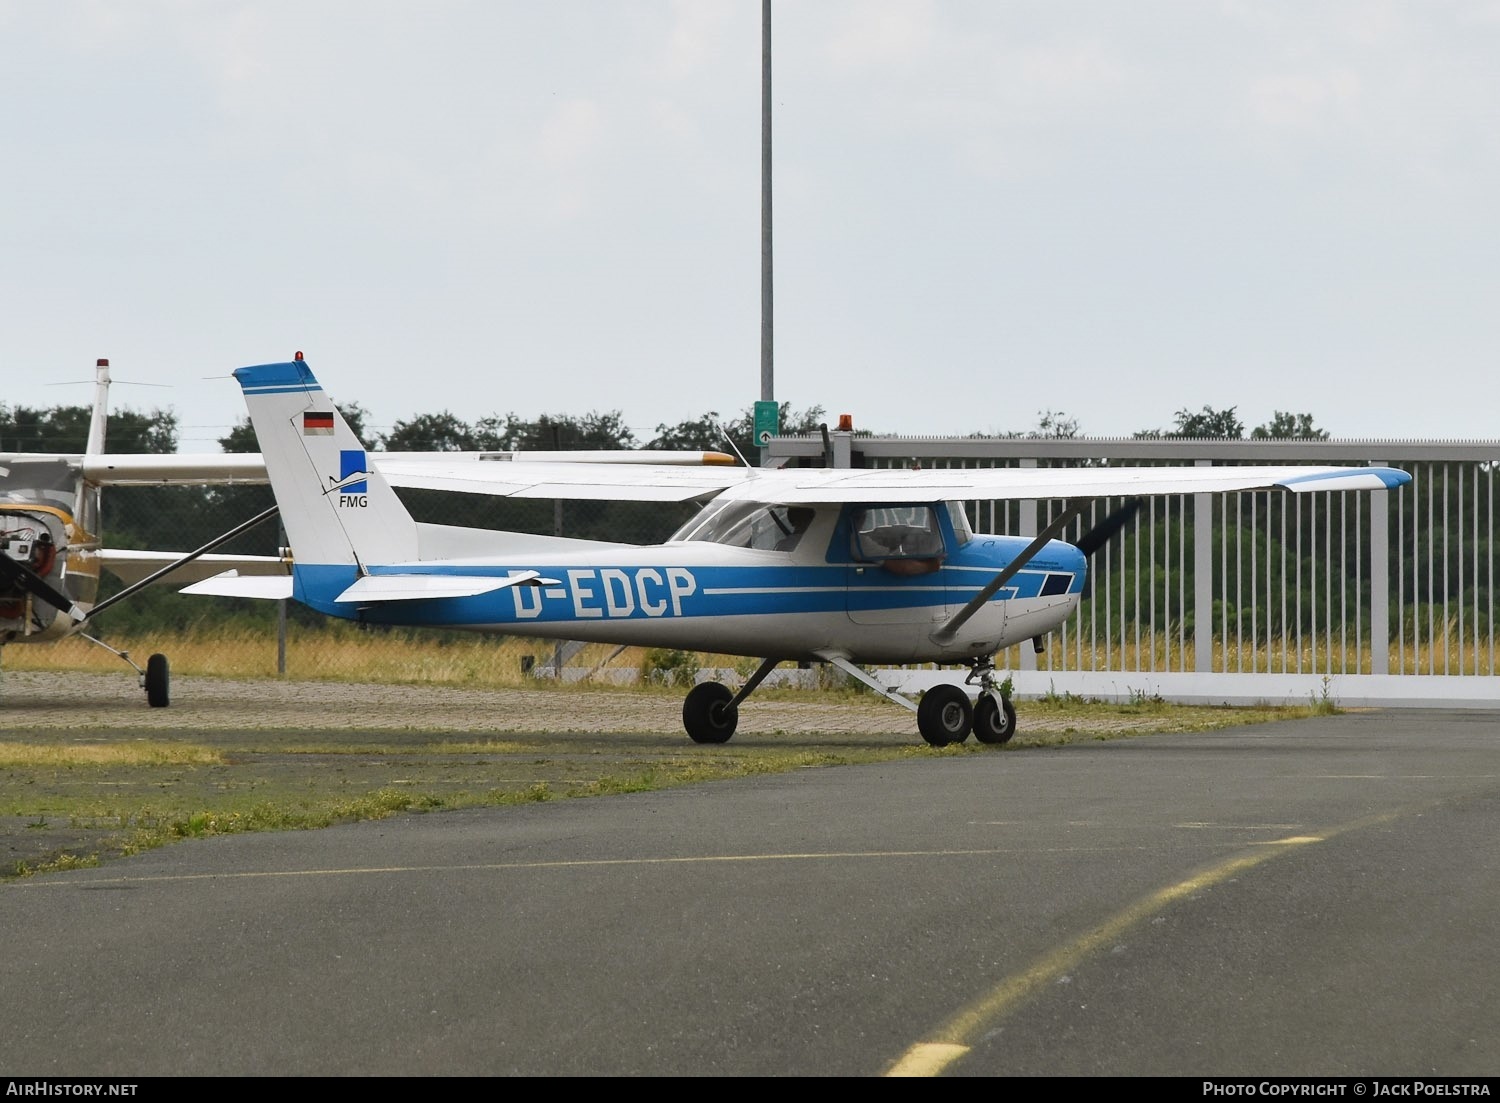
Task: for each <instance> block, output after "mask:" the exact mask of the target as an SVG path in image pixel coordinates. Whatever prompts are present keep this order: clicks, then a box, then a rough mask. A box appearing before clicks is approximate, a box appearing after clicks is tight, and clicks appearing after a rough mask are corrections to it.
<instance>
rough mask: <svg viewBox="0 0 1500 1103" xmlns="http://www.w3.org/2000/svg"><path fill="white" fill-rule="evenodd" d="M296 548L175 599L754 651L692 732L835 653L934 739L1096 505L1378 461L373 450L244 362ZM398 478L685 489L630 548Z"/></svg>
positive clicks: (1039, 614)
mask: <svg viewBox="0 0 1500 1103" xmlns="http://www.w3.org/2000/svg"><path fill="white" fill-rule="evenodd" d="M234 376H235V378H236V379H237V380H238V381H239V383H240V386H241V388H242V389H243V391H244V395H245V399H246V405H247V407H248V409H249V411H250V419H251V423H252V425H253V426H254V428H255V433H256V436H257V438H258V440H259V443H260V446H261V450H262V455H263V457H264V460H265V465H266V471H267V474H268V475H269V478H270V482H271V487H272V490H273V492H274V494H275V497H276V501H277V503H278V504H279V505H280V507H281V516H282V521H283V524H284V525H285V526H286V531H287V536H288V539H289V540H290V542H291V547H292V550H293V560H294V561H293V566H292V573H291V577H290V578H289V579H288V578H280V579H275V580H258V579H243V578H234V577H225V578H221V579H217V580H210V581H208V582H203V583H198V584H196V585H194V586H190V587H188V588H187V590H188V591H189V592H198V593H220V594H235V595H255V594H256V592H257V591H260V593H259V596H271V594H270V593H268V592H267V591H266V587H265V586H264V585H263V583H264V582H266V581H270V582H272V583H273V584H274V587H275V588H277V589H276V592H277V593H278V594H281V595H284V594H288V593H289V594H290V596H292V597H294V598H296V599H297V600H298V601H301V602H303V603H304V604H306V605H308V606H310V607H312V608H314V609H317V610H319V611H321V612H324V613H327V614H329V615H332V616H336V617H343V618H346V619H352V620H359V621H365V622H368V623H372V624H386V625H426V626H433V627H441V628H468V629H476V630H484V631H495V632H503V633H508V634H512V635H525V636H535V637H542V638H551V639H564V640H583V641H595V642H606V643H616V644H627V645H642V646H650V647H671V648H680V649H683V650H689V651H708V652H712V653H717V654H736V655H748V656H754V657H757V658H760V659H762V662H761V664H760V666H759V668H758V669H757V670H756V671H755V673H754V674H752V675H751V676H750V677H749V678H748V679H747V680H746V681H745V683H744V685H743V686H741V687H740V689H739V690H738V691H737V692H736V691H734V690H731V689H730V688H729V687H727V686H725V685H723V684H721V683H718V682H702V683H700V684H699V685H697V686H696V687H694V688H693V689H692V690H691V691H690V692H689V693H688V695H687V698H686V700H685V701H684V703H683V710H682V718H683V726H684V727H685V728H686V730H687V734H688V735H689V736H690V737H691V738H692V739H693V740H695V741H697V742H699V743H722V742H724V741H726V740H728V739H729V738H730V737H731V736H732V735H733V734H734V730H735V726H736V724H737V722H738V716H739V708H740V706H741V705H742V704H743V703H744V701H745V699H746V698H747V697H748V696H749V695H750V693H751V692H752V691H753V690H754V689H755V687H756V686H758V685H759V684H760V683H761V681H762V680H763V679H764V678H765V677H766V675H767V674H769V673H770V671H771V670H772V669H773V668H774V667H775V666H776V665H777V664H778V663H779V662H782V661H787V660H805V661H817V662H825V663H831V664H833V665H834V666H836V667H838V668H840V669H842V670H844V671H846V672H847V673H848V674H849V675H851V676H852V677H855V678H857V679H859V680H861V681H863V682H865V683H867V684H868V685H870V686H871V687H872V688H873V689H875V690H876V691H878V692H880V693H882V694H884V695H885V696H887V697H890V698H891V699H892V700H894V701H896V702H898V703H899V704H902V705H903V706H905V707H907V708H909V709H911V710H913V711H914V712H916V714H917V727H918V729H919V730H920V732H921V734H922V736H923V738H924V739H926V740H927V742H928V743H930V744H932V745H935V746H942V745H946V744H949V743H954V742H961V741H963V740H965V739H967V738H968V736H969V734H970V732H972V733H973V734H974V735H975V736H976V738H978V739H979V740H981V741H983V742H986V743H1004V742H1005V741H1007V740H1008V739H1010V738H1011V736H1012V735H1013V733H1014V732H1015V729H1016V714H1015V709H1014V707H1013V706H1012V704H1011V702H1010V701H1009V699H1008V697H1007V695H1006V694H1005V693H1004V692H1003V691H1002V683H1001V682H1000V680H999V679H998V678H997V676H996V672H995V665H994V655H995V654H996V653H997V652H998V651H1000V650H1001V649H1003V648H1006V647H1009V646H1011V645H1013V644H1016V643H1018V642H1022V641H1025V640H1040V638H1041V637H1043V636H1044V635H1045V634H1046V633H1048V632H1050V631H1052V630H1053V629H1055V628H1057V627H1058V626H1059V625H1060V624H1062V623H1063V622H1064V621H1065V620H1066V619H1067V618H1068V616H1069V615H1070V614H1071V613H1072V612H1073V610H1074V609H1075V608H1076V607H1077V605H1078V603H1079V601H1080V600H1081V599H1082V596H1083V593H1084V582H1085V579H1086V576H1087V571H1088V565H1087V555H1088V553H1089V552H1091V551H1092V550H1094V549H1095V547H1096V546H1097V545H1098V544H1099V543H1101V542H1102V541H1103V540H1105V539H1107V538H1108V536H1109V535H1110V530H1111V529H1112V528H1114V527H1117V526H1118V525H1119V524H1120V523H1122V521H1121V519H1120V516H1116V517H1115V518H1114V519H1112V520H1110V521H1108V522H1106V523H1105V524H1103V525H1101V526H1099V527H1098V528H1097V529H1096V531H1095V532H1093V533H1091V534H1089V535H1087V536H1085V537H1084V538H1083V539H1082V540H1080V541H1079V543H1077V544H1072V543H1068V542H1066V541H1063V540H1060V539H1057V538H1056V537H1057V536H1058V534H1059V533H1061V532H1062V531H1063V530H1064V528H1065V527H1066V526H1067V525H1068V524H1069V523H1070V522H1071V521H1072V520H1073V518H1075V517H1076V516H1078V515H1079V513H1080V511H1081V510H1082V509H1083V508H1084V506H1085V504H1086V503H1087V502H1089V501H1090V500H1093V499H1096V498H1102V497H1127V498H1138V497H1140V496H1144V495H1163V494H1184V493H1205V492H1220V491H1237V490H1253V489H1260V488H1273V487H1280V488H1283V489H1285V490H1288V491H1291V492H1293V493H1301V492H1305V491H1314V490H1323V491H1328V490H1338V491H1347V490H1380V489H1386V488H1390V487H1396V486H1401V485H1402V484H1404V483H1406V482H1408V481H1409V480H1410V476H1409V475H1407V474H1406V473H1405V472H1402V471H1398V470H1395V469H1392V468H1385V467H1291V466H1289V467H1223V468H1207V467H1178V468H1165V467H1142V468H1092V469H1074V470H1065V469H1008V468H988V469H942V470H929V471H904V470H869V469H853V470H851V469H827V468H824V469H796V470H772V469H758V468H750V467H733V468H725V467H717V468H714V467H677V468H663V467H646V466H639V467H633V466H598V465H588V464H572V465H549V464H537V465H533V466H528V467H526V468H524V469H523V468H522V467H520V466H519V465H505V464H467V465H463V464H454V465H443V464H441V463H425V464H423V465H421V466H420V468H418V467H416V466H415V465H403V464H400V463H391V464H389V465H387V463H386V462H385V461H381V462H380V463H379V464H378V465H377V464H376V463H373V462H372V459H373V458H374V457H372V456H370V455H369V454H367V453H366V451H365V450H364V448H363V446H362V445H361V444H360V442H359V441H358V439H357V438H356V437H355V436H354V434H353V432H352V431H351V430H350V429H349V427H348V425H347V424H346V423H345V422H344V420H343V418H342V417H341V416H340V415H339V413H338V411H337V409H336V407H335V406H334V404H333V403H332V401H330V399H329V398H328V396H327V394H326V393H325V392H324V391H323V388H322V387H321V386H320V385H319V383H318V381H317V380H316V379H315V378H314V377H313V373H312V371H311V369H310V368H309V367H308V365H307V363H306V362H305V361H304V360H302V359H301V358H300V354H299V358H298V359H296V360H294V361H291V362H289V363H279V364H262V365H258V366H254V367H244V368H240V369H238V370H237V371H235V373H234ZM397 477H399V478H400V479H401V480H402V482H403V485H406V486H421V487H427V488H431V489H446V490H459V491H467V492H471V493H491V494H503V495H511V496H519V497H540V498H594V499H601V498H602V499H608V498H614V499H633V500H679V501H692V500H702V501H704V502H705V504H704V505H703V507H702V509H701V511H700V512H699V513H698V514H697V516H695V517H694V518H693V519H692V520H690V521H689V522H688V523H687V524H685V525H684V526H683V527H682V528H681V529H680V530H679V531H678V532H677V533H676V534H674V535H673V536H672V537H671V538H670V539H669V540H667V541H666V542H665V543H663V544H658V545H652V546H640V545H631V544H616V543H609V542H602V541H590V540H575V539H563V538H556V537H545V536H533V535H523V534H518V533H508V532H500V531H493V530H484V529H470V528H459V527H454V526H447V525H432V524H423V523H418V522H416V521H414V520H413V518H412V517H411V515H410V514H409V513H408V512H407V510H406V509H405V507H404V506H403V504H402V502H401V501H400V499H399V498H398V497H397V496H396V494H395V492H394V491H393V489H392V482H393V480H394V478H397ZM987 499H1062V500H1065V501H1066V503H1067V505H1066V508H1065V509H1064V510H1063V511H1062V512H1061V513H1060V514H1059V516H1058V517H1057V518H1056V519H1055V520H1053V521H1052V522H1051V523H1050V524H1048V525H1047V526H1046V527H1045V528H1044V530H1043V531H1042V532H1041V533H1040V534H1038V535H1037V536H1036V537H1035V538H1034V539H1027V538H1025V537H1018V536H1007V535H986V534H980V533H975V532H973V531H972V530H971V528H970V526H969V523H968V520H967V518H966V514H965V511H964V508H963V505H962V503H963V502H965V501H969V500H987ZM927 662H930V663H940V664H962V665H965V666H967V667H968V668H969V674H968V676H967V678H966V679H965V684H967V685H971V686H972V685H974V684H975V683H976V682H977V683H978V689H977V691H976V694H975V696H976V697H977V700H976V701H973V702H972V703H971V698H970V694H969V693H968V692H967V691H966V690H965V689H963V688H962V687H961V686H958V685H955V684H943V685H938V686H936V687H934V688H933V689H931V690H929V691H928V692H927V693H926V694H924V695H923V696H922V698H921V701H920V703H916V702H913V701H911V700H909V699H908V698H906V697H904V696H902V695H900V694H899V693H895V692H893V691H890V690H888V689H887V688H886V687H884V686H882V685H881V684H880V683H879V682H878V681H876V680H875V679H874V678H873V677H871V676H870V675H869V674H868V673H867V672H866V671H864V670H863V669H861V667H860V665H859V664H861V663H895V664H899V663H927Z"/></svg>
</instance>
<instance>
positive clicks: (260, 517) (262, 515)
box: [85, 506, 281, 619]
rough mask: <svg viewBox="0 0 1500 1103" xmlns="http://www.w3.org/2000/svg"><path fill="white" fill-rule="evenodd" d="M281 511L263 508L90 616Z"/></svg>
mask: <svg viewBox="0 0 1500 1103" xmlns="http://www.w3.org/2000/svg"><path fill="white" fill-rule="evenodd" d="M280 512H281V507H280V506H272V507H271V508H270V509H265V510H262V511H261V512H259V513H257V514H256V515H255V516H254V517H252V518H250V520H248V521H246V522H245V523H244V524H242V525H236V526H235V527H234V528H232V529H230V530H229V531H228V532H226V533H224V534H223V535H222V536H216V537H214V538H213V539H212V540H210V541H209V542H208V543H207V544H204V545H203V546H202V547H201V548H199V549H198V550H197V551H191V552H188V553H187V554H186V555H184V556H183V557H182V558H181V559H178V560H176V561H174V562H172V563H168V564H167V565H166V566H165V567H163V568H162V569H161V570H159V571H153V572H152V573H151V574H148V575H147V576H146V577H145V578H143V579H141V580H140V581H139V582H132V583H131V584H130V585H129V586H126V587H125V588H124V589H123V590H121V591H120V592H119V593H117V594H111V595H110V596H109V597H107V598H105V599H104V600H103V601H101V602H100V603H99V604H98V605H95V606H94V607H93V608H92V609H90V610H89V611H88V616H89V617H93V616H97V615H98V614H99V613H102V612H103V611H104V610H105V609H108V608H109V607H110V606H111V605H113V604H114V603H115V602H117V601H121V600H123V599H124V598H127V597H129V596H130V595H131V594H133V593H135V592H136V591H137V590H139V589H141V588H142V587H143V586H149V585H151V583H153V582H155V581H156V580H157V579H159V578H162V577H163V576H164V575H169V574H171V573H172V572H173V571H175V570H177V568H178V567H185V566H187V565H188V564H189V563H191V562H192V561H193V560H195V559H197V558H198V557H199V556H200V555H207V554H208V553H209V552H211V551H213V550H214V549H215V548H217V547H218V546H219V545H221V544H227V543H228V542H229V541H230V540H233V539H234V538H235V537H236V536H238V535H239V534H240V533H242V532H245V531H247V530H249V529H253V528H254V527H255V526H256V525H258V524H260V523H261V522H262V521H268V520H270V519H271V518H272V517H274V516H276V514H278V513H280ZM85 619H87V618H85Z"/></svg>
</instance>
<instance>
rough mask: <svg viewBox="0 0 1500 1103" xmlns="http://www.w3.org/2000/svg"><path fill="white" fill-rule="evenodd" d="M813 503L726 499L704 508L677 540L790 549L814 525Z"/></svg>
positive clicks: (762, 548) (683, 529)
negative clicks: (809, 504) (793, 504)
mask: <svg viewBox="0 0 1500 1103" xmlns="http://www.w3.org/2000/svg"><path fill="white" fill-rule="evenodd" d="M814 516H815V513H814V510H813V509H812V508H811V507H810V506H785V505H766V504H765V503H764V502H726V503H724V505H723V507H722V508H720V509H717V510H712V511H711V512H710V511H707V510H706V511H704V512H703V513H701V514H699V515H698V516H697V517H695V518H693V519H692V520H691V521H689V522H688V523H687V524H686V525H684V526H683V527H682V528H680V529H679V530H678V531H677V533H676V534H675V535H674V536H673V537H672V539H674V540H703V541H707V542H709V543H714V544H724V545H727V546H729V547H732V548H756V549H759V550H762V551H791V550H792V549H793V548H795V547H796V546H797V545H798V544H799V543H800V542H801V541H802V537H803V536H804V535H805V534H806V532H807V530H808V527H809V526H810V525H811V524H812V521H813V517H814Z"/></svg>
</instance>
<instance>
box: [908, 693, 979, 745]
mask: <svg viewBox="0 0 1500 1103" xmlns="http://www.w3.org/2000/svg"><path fill="white" fill-rule="evenodd" d="M973 721H974V708H973V706H972V705H970V704H969V695H968V694H967V693H965V692H964V691H963V690H961V689H959V688H958V687H957V686H954V685H947V684H943V685H936V686H933V687H932V688H931V689H929V690H928V691H927V692H926V693H924V694H922V701H921V703H920V704H919V705H917V728H918V730H920V731H921V733H922V738H923V739H925V740H927V742H928V743H930V744H932V745H933V746H934V747H946V746H948V744H950V743H962V742H963V741H964V740H965V739H967V738H969V726H970V725H971V724H972V723H973Z"/></svg>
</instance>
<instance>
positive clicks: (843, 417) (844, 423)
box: [839, 414, 854, 433]
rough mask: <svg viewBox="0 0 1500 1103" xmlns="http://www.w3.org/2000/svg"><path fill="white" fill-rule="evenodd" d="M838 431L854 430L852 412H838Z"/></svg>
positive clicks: (850, 431)
mask: <svg viewBox="0 0 1500 1103" xmlns="http://www.w3.org/2000/svg"><path fill="white" fill-rule="evenodd" d="M839 432H840V433H852V432H854V415H853V414H840V415H839Z"/></svg>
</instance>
